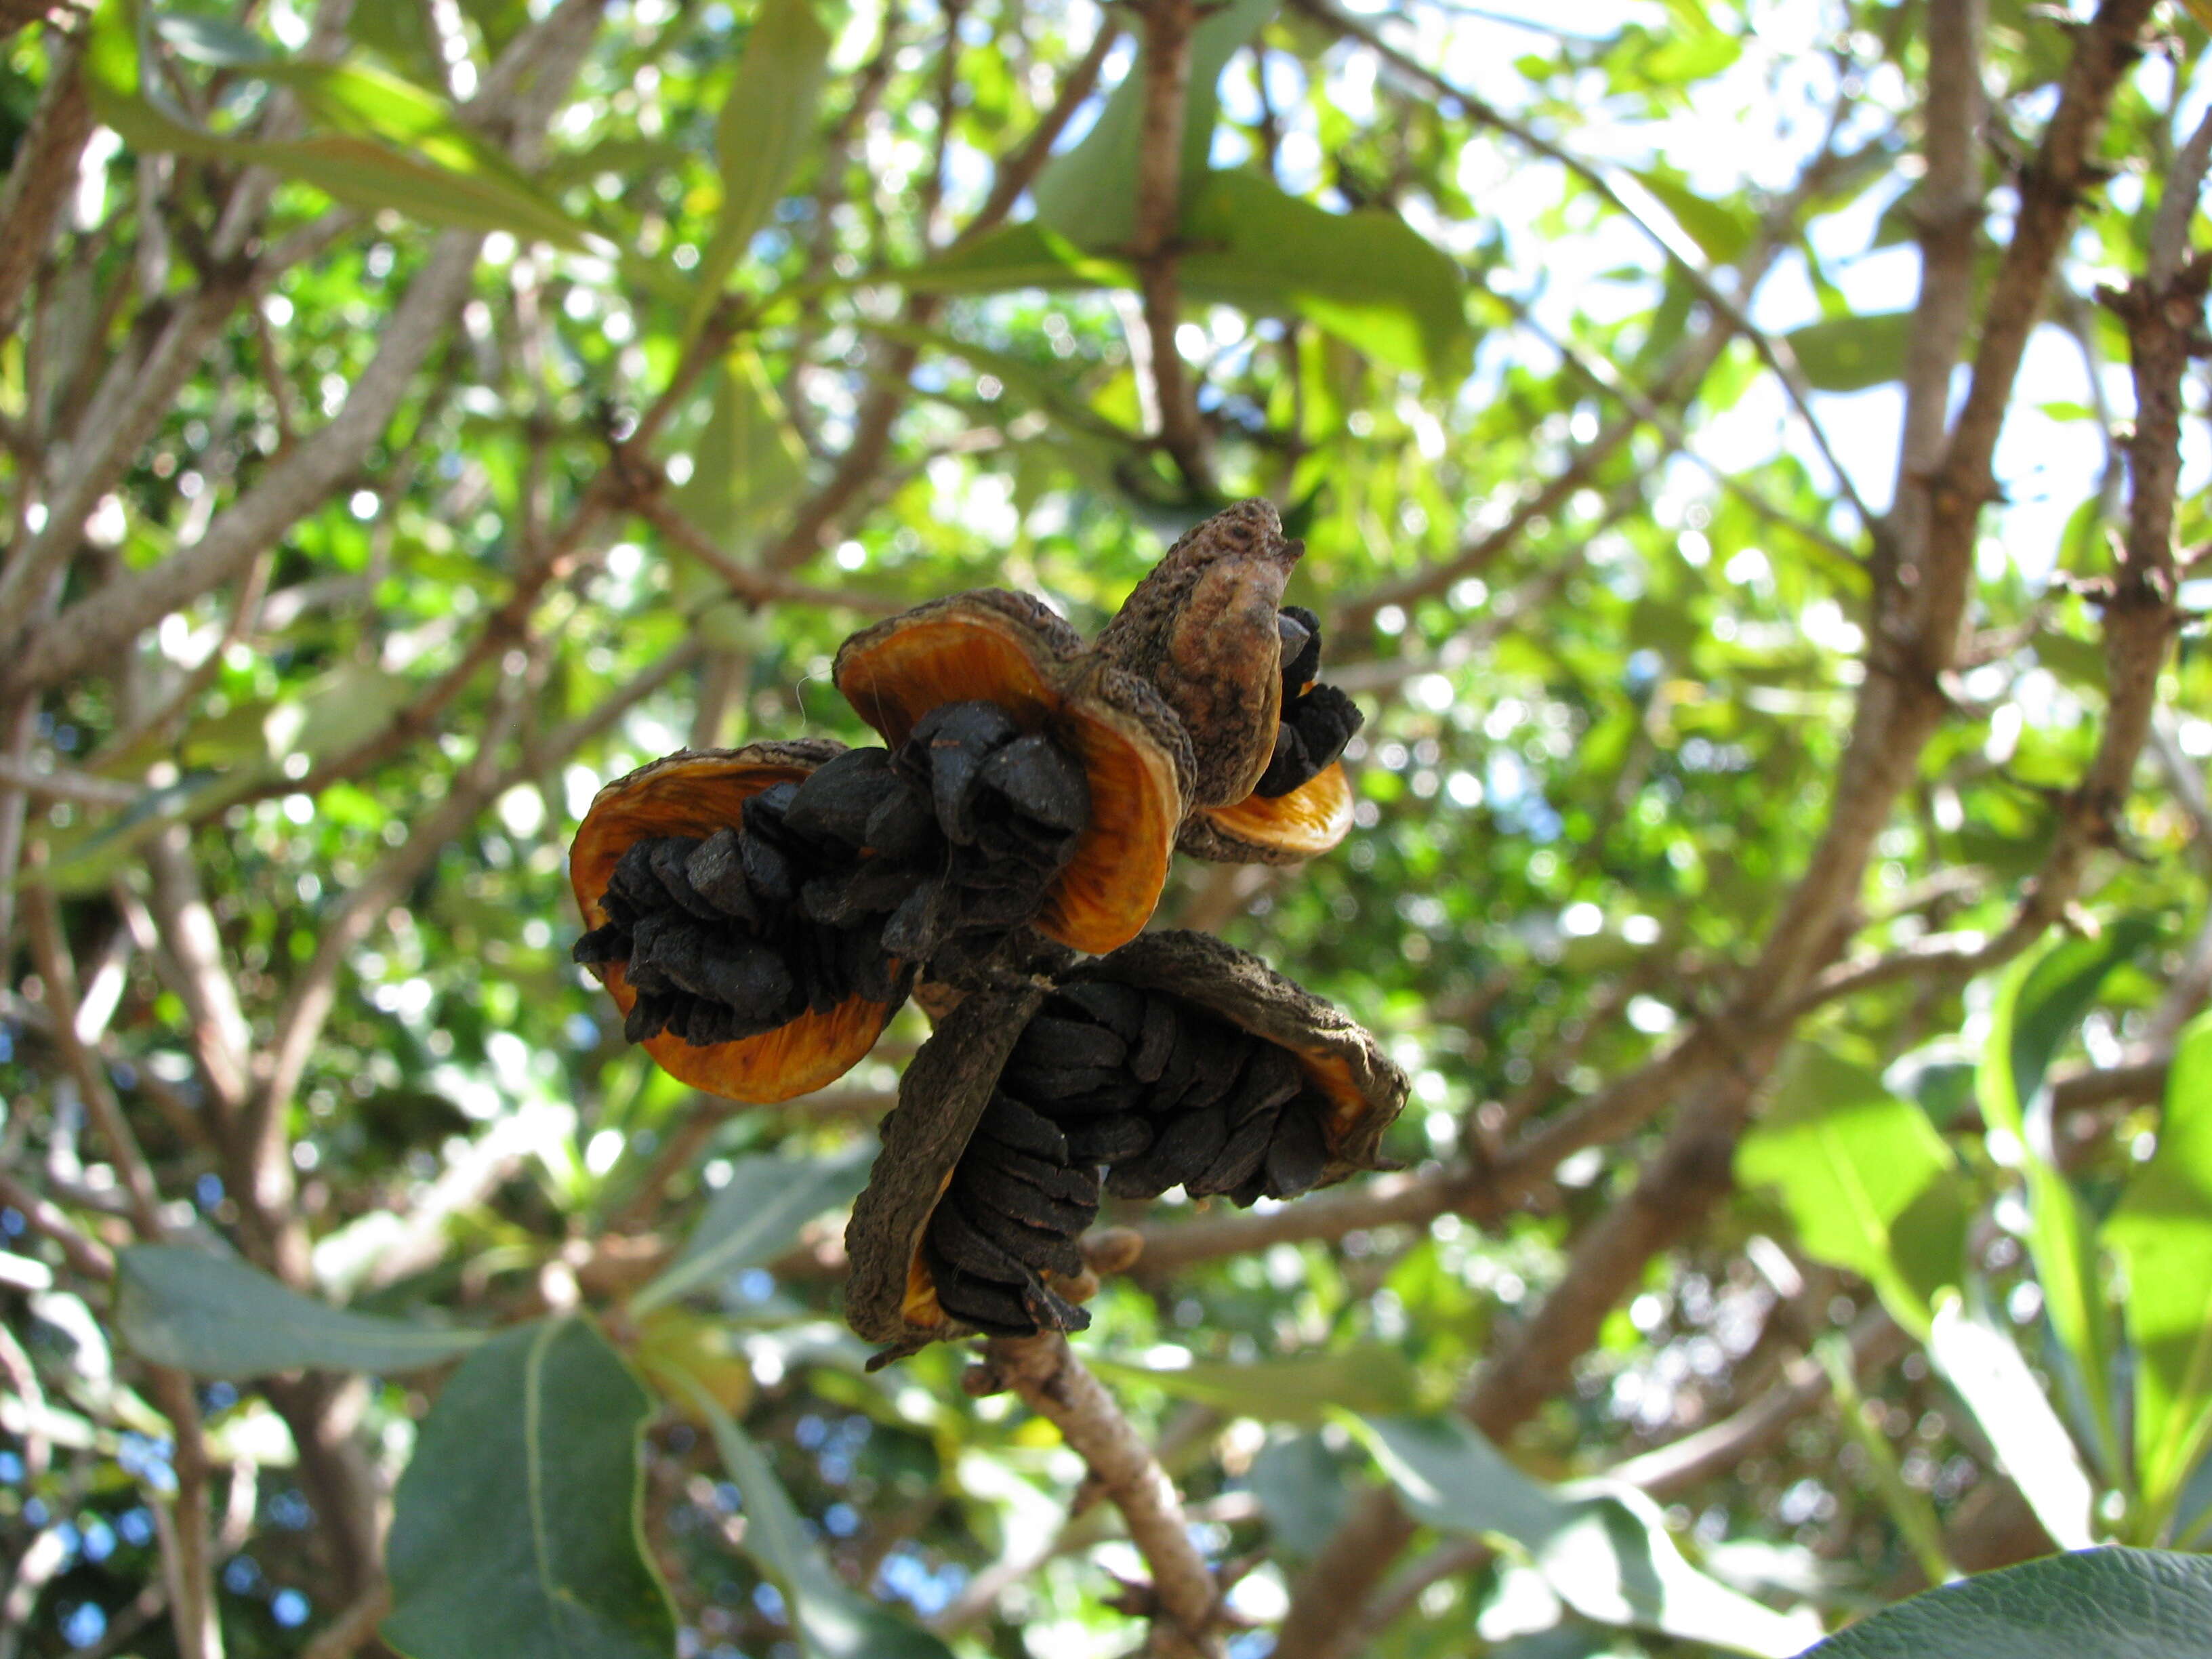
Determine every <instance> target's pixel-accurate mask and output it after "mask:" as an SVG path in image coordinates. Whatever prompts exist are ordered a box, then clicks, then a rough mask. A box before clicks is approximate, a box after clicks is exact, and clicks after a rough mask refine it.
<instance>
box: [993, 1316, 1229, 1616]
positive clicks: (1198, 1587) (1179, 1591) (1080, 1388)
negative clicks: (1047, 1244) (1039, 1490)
mask: <svg viewBox="0 0 2212 1659" xmlns="http://www.w3.org/2000/svg"><path fill="white" fill-rule="evenodd" d="M984 1352H985V1359H984V1364H986V1365H987V1367H988V1368H989V1370H991V1371H992V1372H993V1373H994V1375H995V1376H996V1377H997V1378H998V1379H999V1380H1000V1382H1001V1383H1004V1384H1005V1385H1006V1386H1007V1387H1010V1388H1012V1389H1014V1390H1015V1392H1017V1393H1018V1394H1019V1395H1021V1397H1022V1400H1023V1402H1024V1404H1026V1405H1027V1406H1028V1407H1029V1408H1030V1410H1031V1411H1033V1412H1036V1413H1037V1414H1038V1415H1039V1416H1041V1417H1046V1418H1049V1419H1051V1420H1052V1422H1053V1424H1054V1426H1055V1427H1057V1428H1058V1429H1059V1430H1060V1434H1061V1437H1063V1438H1065V1439H1066V1442H1067V1443H1068V1444H1069V1445H1070V1446H1072V1447H1073V1448H1074V1449H1076V1450H1077V1451H1078V1452H1079V1453H1080V1454H1081V1455H1082V1456H1083V1461H1084V1462H1085V1463H1086V1464H1088V1465H1089V1466H1090V1468H1091V1477H1092V1478H1093V1479H1094V1480H1097V1482H1098V1483H1099V1485H1100V1486H1103V1487H1104V1489H1105V1492H1106V1495H1107V1496H1108V1497H1109V1498H1112V1499H1113V1500H1114V1505H1115V1508H1116V1509H1118V1510H1121V1518H1122V1520H1123V1521H1124V1522H1127V1525H1128V1528H1129V1536H1130V1538H1131V1539H1132V1540H1133V1541H1135V1543H1136V1546H1137V1549H1138V1552H1139V1553H1140V1554H1142V1555H1143V1556H1144V1558H1145V1561H1146V1565H1149V1566H1150V1567H1151V1568H1152V1609H1151V1610H1152V1617H1153V1620H1154V1623H1153V1645H1152V1651H1154V1652H1156V1653H1159V1654H1162V1655H1175V1656H1178V1659H1181V1656H1193V1659H1195V1656H1218V1654H1219V1653H1220V1651H1221V1644H1220V1638H1219V1636H1218V1633H1217V1632H1218V1623H1219V1616H1220V1607H1219V1600H1220V1598H1219V1595H1218V1591H1217V1590H1216V1589H1215V1586H1214V1582H1213V1574H1212V1571H1211V1570H1210V1569H1208V1567H1207V1566H1206V1559H1205V1558H1204V1557H1203V1556H1201V1555H1200V1554H1199V1553H1198V1550H1197V1547H1195V1546H1194V1544H1192V1542H1191V1541H1190V1527H1189V1523H1188V1521H1187V1520H1186V1519H1185V1518H1184V1516H1183V1512H1182V1500H1181V1499H1180V1498H1177V1497H1176V1489H1175V1483H1174V1482H1173V1481H1172V1480H1169V1479H1168V1476H1167V1472H1166V1471H1165V1470H1164V1469H1163V1468H1160V1466H1159V1462H1158V1459H1156V1458H1155V1457H1154V1456H1153V1455H1152V1448H1151V1447H1149V1446H1147V1445H1146V1443H1145V1442H1144V1439H1143V1437H1141V1436H1140V1435H1139V1434H1138V1432H1137V1431H1136V1430H1135V1429H1134V1428H1133V1426H1131V1425H1130V1423H1129V1420H1128V1419H1127V1418H1126V1417H1124V1416H1122V1415H1121V1407H1119V1406H1117V1405H1115V1403H1114V1397H1113V1395H1110V1394H1109V1393H1107V1391H1106V1389H1104V1387H1103V1385H1101V1383H1099V1381H1098V1379H1097V1377H1095V1376H1092V1375H1091V1373H1090V1372H1089V1371H1088V1370H1085V1369H1084V1365H1083V1362H1082V1361H1080V1360H1079V1359H1078V1358H1076V1357H1075V1355H1074V1353H1073V1352H1072V1351H1071V1350H1070V1349H1069V1347H1068V1346H1067V1339H1066V1337H1064V1336H1061V1335H1060V1334H1058V1333H1057V1332H1050V1333H1047V1334H1042V1335H1039V1336H1021V1337H1004V1336H1002V1337H994V1338H992V1339H991V1340H990V1341H989V1342H988V1343H987V1344H986V1345H985V1349H984Z"/></svg>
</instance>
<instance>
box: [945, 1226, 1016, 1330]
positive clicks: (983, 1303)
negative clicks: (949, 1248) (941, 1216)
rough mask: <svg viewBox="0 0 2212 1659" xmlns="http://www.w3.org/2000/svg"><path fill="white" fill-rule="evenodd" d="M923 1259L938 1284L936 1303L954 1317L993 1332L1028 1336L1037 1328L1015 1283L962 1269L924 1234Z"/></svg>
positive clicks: (979, 1328)
mask: <svg viewBox="0 0 2212 1659" xmlns="http://www.w3.org/2000/svg"><path fill="white" fill-rule="evenodd" d="M922 1260H923V1261H926V1262H927V1264H928V1266H929V1276H930V1278H931V1279H932V1280H933V1282H934V1283H935V1285H936V1286H937V1300H938V1302H939V1304H940V1305H941V1306H942V1307H943V1308H944V1310H945V1312H947V1313H949V1314H951V1316H953V1317H954V1318H956V1319H959V1320H963V1321H964V1322H967V1323H968V1324H970V1325H973V1326H975V1328H977V1329H978V1330H981V1331H985V1332H987V1333H988V1334H991V1335H993V1336H1029V1335H1031V1334H1034V1333H1035V1332H1036V1328H1037V1323H1036V1316H1035V1315H1033V1314H1031V1313H1030V1310H1029V1309H1028V1307H1027V1306H1026V1305H1025V1304H1024V1302H1023V1299H1022V1293H1021V1291H1019V1290H1018V1289H1016V1288H1015V1287H1014V1286H1012V1285H1000V1284H996V1283H994V1282H993V1281H992V1280H990V1279H978V1278H977V1277H976V1276H975V1274H973V1273H964V1272H963V1271H962V1270H961V1269H959V1268H958V1267H954V1266H953V1265H952V1263H951V1262H950V1261H946V1260H945V1257H944V1255H942V1254H941V1253H940V1252H939V1250H938V1249H936V1248H935V1246H934V1245H933V1243H931V1242H930V1241H929V1240H927V1238H925V1239H924V1240H923V1243H922Z"/></svg>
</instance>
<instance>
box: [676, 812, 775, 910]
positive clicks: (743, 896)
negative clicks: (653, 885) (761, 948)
mask: <svg viewBox="0 0 2212 1659" xmlns="http://www.w3.org/2000/svg"><path fill="white" fill-rule="evenodd" d="M684 876H685V878H687V879H688V880H689V881H690V884H691V887H692V890H693V891H695V892H696V893H697V894H698V895H699V896H701V897H702V898H703V899H705V900H707V901H708V902H709V903H711V904H712V905H714V908H716V909H718V910H720V912H721V913H722V914H723V915H726V916H730V917H732V918H734V919H735V920H737V921H742V922H744V923H746V924H748V925H750V926H757V925H758V923H759V921H760V919H761V914H760V906H759V905H758V904H757V903H755V902H753V895H752V890H751V889H750V888H749V887H747V886H746V885H745V869H744V857H743V855H742V854H741V853H740V852H739V850H738V832H737V831H736V830H734V829H717V830H716V831H714V834H713V835H711V836H708V837H707V839H706V840H704V841H702V842H700V843H699V847H698V850H697V851H696V852H694V853H693V854H691V857H690V860H688V861H687V862H686V863H685V865H684Z"/></svg>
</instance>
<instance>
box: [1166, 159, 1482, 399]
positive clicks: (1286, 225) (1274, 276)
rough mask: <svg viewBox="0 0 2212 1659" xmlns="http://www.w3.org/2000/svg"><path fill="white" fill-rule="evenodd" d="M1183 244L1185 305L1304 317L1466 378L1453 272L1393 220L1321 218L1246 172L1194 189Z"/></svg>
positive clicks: (1373, 351) (1353, 341) (1462, 286)
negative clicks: (1204, 303)
mask: <svg viewBox="0 0 2212 1659" xmlns="http://www.w3.org/2000/svg"><path fill="white" fill-rule="evenodd" d="M1182 234H1183V236H1184V238H1185V240H1187V241H1188V242H1189V243H1190V244H1191V246H1192V251H1191V252H1188V253H1187V254H1186V255H1185V256H1184V257H1183V260H1182V267H1181V269H1182V281H1183V284H1184V286H1185V288H1186V289H1188V291H1189V292H1190V293H1191V294H1192V295H1194V297H1197V298H1200V299H1212V300H1218V301H1223V302H1225V303H1226V304H1230V305H1234V306H1237V307H1240V308H1242V309H1243V310H1246V311H1250V312H1258V313H1295V314H1297V315H1301V316H1304V317H1305V318H1307V319H1309V320H1310V321H1311V322H1313V323H1314V324H1315V325H1316V326H1317V327H1320V328H1323V329H1326V330H1328V332H1330V333H1331V334H1334V335H1335V336H1336V337H1338V338H1339V339H1340V340H1342V341H1344V342H1345V343H1346V344H1347V345H1350V346H1352V347H1354V348H1356V349H1358V350H1361V351H1364V352H1365V353H1366V354H1367V355H1368V356H1370V357H1376V358H1378V359H1380V360H1382V361H1383V362H1388V363H1391V364H1394V365H1395V366H1397V367H1399V368H1412V369H1419V370H1426V371H1427V372H1429V373H1431V374H1435V375H1437V376H1438V377H1439V378H1443V377H1447V376H1449V377H1451V378H1453V379H1457V378H1458V377H1460V376H1462V375H1463V374H1465V373H1466V372H1467V368H1468V361H1467V360H1468V350H1469V349H1470V343H1469V334H1468V320H1467V285H1466V283H1465V282H1464V280H1463V279H1462V277H1461V276H1460V271H1459V267H1458V266H1457V265H1456V264H1454V263H1453V262H1452V261H1451V260H1450V259H1449V258H1447V257H1446V256H1445V255H1444V254H1443V253H1442V252H1439V251H1438V250H1437V248H1436V247H1435V246H1432V245H1431V243H1430V242H1429V241H1428V240H1426V239H1425V238H1424V237H1423V236H1422V235H1421V234H1419V232H1417V231H1415V230H1414V229H1413V228H1412V227H1411V226H1409V225H1408V224H1407V223H1406V222H1405V221H1404V220H1402V219H1401V218H1399V217H1398V216H1396V215H1395V214H1393V213H1383V212H1376V211H1372V210H1369V211H1363V212H1358V213H1346V214H1339V213H1330V212H1328V211H1326V210H1323V209H1322V208H1319V207H1316V206H1315V205H1314V204H1312V203H1311V202H1306V201H1301V200H1299V199H1298V198H1297V197H1295V196H1291V195H1288V194H1285V192H1284V191H1282V190H1280V189H1279V188H1278V187H1277V186H1276V185H1274V184H1273V182H1271V181H1270V180H1268V179H1264V178H1262V177H1261V175H1260V174H1258V173H1246V172H1223V173H1209V174H1207V175H1206V177H1205V179H1204V180H1203V181H1202V182H1201V183H1199V184H1196V185H1194V187H1193V191H1192V199H1191V202H1190V204H1189V206H1188V209H1187V210H1185V212H1184V215H1183V223H1182Z"/></svg>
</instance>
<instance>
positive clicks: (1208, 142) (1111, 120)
mask: <svg viewBox="0 0 2212 1659" xmlns="http://www.w3.org/2000/svg"><path fill="white" fill-rule="evenodd" d="M1279 3H1280V0H1227V3H1225V4H1224V5H1222V6H1221V7H1220V8H1219V9H1217V10H1213V11H1212V12H1210V13H1209V14H1208V15H1206V16H1205V17H1204V19H1203V20H1202V21H1200V23H1199V25H1198V27H1196V28H1195V29H1194V30H1193V31H1192V32H1191V38H1190V65H1189V74H1190V93H1189V103H1188V106H1187V108H1186V111H1185V113H1184V117H1183V140H1182V179H1183V188H1184V191H1185V192H1186V193H1188V191H1189V189H1190V187H1191V184H1192V181H1193V180H1194V179H1197V178H1198V176H1199V175H1200V173H1201V172H1202V171H1203V170H1204V168H1205V167H1206V159H1207V154H1208V151H1209V150H1210V149H1211V147H1212V143H1213V126H1214V112H1215V111H1216V110H1217V108H1218V106H1219V95H1218V91H1217V88H1218V83H1219V82H1220V79H1221V71H1222V70H1223V68H1224V67H1225V66H1226V65H1227V64H1228V62H1229V59H1230V57H1231V54H1233V53H1234V52H1236V51H1237V48H1238V47H1240V46H1243V45H1244V43H1245V42H1246V41H1248V40H1250V39H1251V38H1252V37H1253V35H1255V33H1258V32H1259V29H1260V27H1261V25H1262V24H1263V23H1265V22H1266V21H1267V19H1268V18H1270V17H1272V16H1273V15H1274V13H1275V9H1276V7H1277V6H1278V5H1279ZM1144 75H1145V64H1144V54H1143V52H1141V51H1139V52H1138V53H1137V54H1136V55H1135V56H1134V57H1133V58H1131V60H1130V64H1129V72H1128V73H1127V75H1125V76H1122V77H1121V82H1120V83H1119V84H1118V85H1117V86H1115V88H1114V90H1113V91H1112V92H1111V93H1109V94H1108V95H1107V98H1106V102H1105V106H1104V107H1103V108H1102V109H1101V110H1100V111H1099V112H1098V118H1097V121H1096V122H1095V123H1093V124H1092V125H1091V131H1089V132H1087V133H1085V135H1084V137H1083V141H1082V142H1081V143H1079V144H1077V145H1076V146H1075V148H1074V149H1071V150H1068V151H1066V152H1065V153H1064V154H1062V155H1057V156H1055V157H1054V159H1053V160H1052V161H1051V162H1050V163H1049V164H1048V166H1047V167H1045V170H1044V171H1043V173H1041V174H1039V175H1038V178H1037V181H1036V186H1035V189H1034V191H1032V194H1033V195H1034V197H1035V198H1036V216H1037V222H1038V223H1039V224H1041V225H1046V226H1049V227H1050V228H1052V229H1054V230H1055V231H1058V232H1060V234H1063V235H1065V236H1066V237H1068V238H1069V239H1070V240H1073V241H1075V242H1077V243H1079V244H1080V245H1081V246H1084V247H1085V248H1091V249H1096V250H1102V251H1103V250H1105V249H1109V248H1118V247H1121V246H1124V245H1126V244H1127V242H1128V240H1129V239H1130V236H1131V235H1132V234H1133V231H1134V228H1135V225H1136V200H1137V196H1136V179H1137V146H1138V139H1139V133H1140V131H1141V129H1142V126H1143V123H1144Z"/></svg>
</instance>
